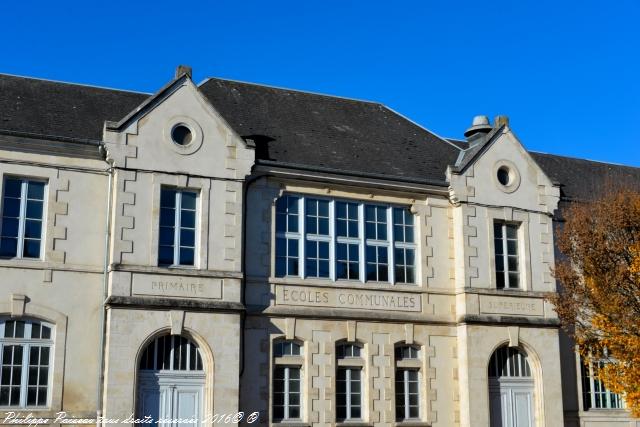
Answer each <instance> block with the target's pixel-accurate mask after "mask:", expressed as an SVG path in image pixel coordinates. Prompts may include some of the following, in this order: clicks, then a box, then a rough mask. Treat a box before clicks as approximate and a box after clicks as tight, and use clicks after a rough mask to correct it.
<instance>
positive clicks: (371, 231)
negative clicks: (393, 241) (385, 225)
mask: <svg viewBox="0 0 640 427" xmlns="http://www.w3.org/2000/svg"><path fill="white" fill-rule="evenodd" d="M365 235H366V236H367V239H375V238H376V224H375V223H373V222H367V223H366V225H365Z"/></svg>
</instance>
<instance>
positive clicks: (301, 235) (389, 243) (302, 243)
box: [273, 193, 419, 286]
mask: <svg viewBox="0 0 640 427" xmlns="http://www.w3.org/2000/svg"><path fill="white" fill-rule="evenodd" d="M280 197H294V198H297V203H298V232H297V233H293V232H288V231H286V230H285V232H282V231H280V230H278V229H277V225H276V226H275V227H274V230H275V233H274V235H275V239H274V245H273V248H274V257H273V259H274V261H275V260H276V259H277V253H276V252H275V250H276V244H275V243H276V239H278V238H283V239H285V241H286V240H291V239H293V240H297V241H298V274H297V275H291V274H288V272H287V274H285V275H284V276H276V274H275V272H276V265H275V263H274V265H273V271H274V276H276V277H285V278H286V277H298V278H301V279H306V278H311V279H316V280H331V281H340V282H361V283H366V282H368V283H390V284H398V285H408V286H417V285H418V281H419V280H418V263H417V262H416V261H417V259H418V254H417V251H418V248H417V244H416V243H415V242H416V241H417V223H418V222H417V221H416V219H415V217H414V221H413V233H414V239H413V240H414V243H408V242H395V239H394V235H393V225H394V224H393V209H394V208H400V209H409V207H408V206H406V205H398V204H384V203H368V202H366V201H359V200H353V199H342V198H327V197H323V196H316V195H300V194H289V193H285V194H283V195H281V196H280ZM308 199H313V200H326V201H328V202H329V235H328V236H325V235H316V234H313V235H311V234H307V232H306V205H307V203H306V202H307V200H308ZM337 202H345V203H352V204H356V205H357V208H358V237H357V238H355V237H338V236H337V218H336V204H337ZM366 206H377V207H382V208H384V209H386V221H387V223H386V227H387V240H377V239H367V238H366V236H365V231H366V223H365V207H366ZM273 215H274V222H275V218H276V215H277V208H276V207H275V206H274V210H273ZM307 240H309V241H314V242H315V241H322V242H328V243H329V277H315V276H309V275H308V274H307V272H306V253H305V252H306V241H307ZM338 243H344V244H357V245H358V256H359V259H358V268H359V274H358V275H359V278H358V279H357V280H355V279H338V278H337V257H336V249H337V244H338ZM367 246H377V247H386V248H387V280H386V281H382V282H379V281H377V280H367V278H366V271H367V259H366V248H367ZM395 248H405V249H412V250H413V251H414V265H413V269H414V282H413V283H409V282H398V283H396V281H395V253H394V252H395V251H394V249H395ZM287 251H288V244H287ZM287 255H288V252H287Z"/></svg>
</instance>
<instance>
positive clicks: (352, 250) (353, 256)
mask: <svg viewBox="0 0 640 427" xmlns="http://www.w3.org/2000/svg"><path fill="white" fill-rule="evenodd" d="M358 258H360V253H359V248H358V245H349V261H358Z"/></svg>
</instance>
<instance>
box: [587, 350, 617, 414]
mask: <svg viewBox="0 0 640 427" xmlns="http://www.w3.org/2000/svg"><path fill="white" fill-rule="evenodd" d="M604 363H605V362H600V363H590V362H588V361H586V360H584V359H583V358H580V368H581V371H582V372H581V374H582V375H581V377H582V403H583V406H584V410H585V411H586V410H589V409H622V408H624V407H625V405H624V400H623V399H622V397H621V396H620V395H619V394H616V393H613V392H611V391H609V390H608V389H607V388H606V387H605V386H604V384H603V383H602V381H600V380H599V379H598V378H596V373H597V370H598V368H600V367H602V366H604Z"/></svg>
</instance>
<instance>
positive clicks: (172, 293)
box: [131, 274, 222, 299]
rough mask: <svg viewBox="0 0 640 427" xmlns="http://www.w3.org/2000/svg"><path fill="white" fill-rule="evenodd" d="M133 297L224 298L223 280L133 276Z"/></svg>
mask: <svg viewBox="0 0 640 427" xmlns="http://www.w3.org/2000/svg"><path fill="white" fill-rule="evenodd" d="M131 293H132V294H133V295H154V296H160V297H178V298H204V299H220V298H222V279H213V278H210V277H189V276H168V275H167V276H165V275H158V274H133V284H132V286H131Z"/></svg>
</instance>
